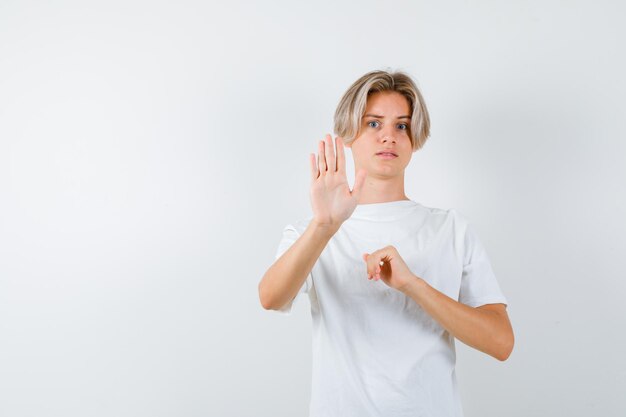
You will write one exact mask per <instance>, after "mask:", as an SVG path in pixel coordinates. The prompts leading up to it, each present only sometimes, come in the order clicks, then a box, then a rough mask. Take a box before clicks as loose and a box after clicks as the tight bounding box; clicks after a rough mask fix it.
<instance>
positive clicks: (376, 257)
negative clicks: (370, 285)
mask: <svg viewBox="0 0 626 417" xmlns="http://www.w3.org/2000/svg"><path fill="white" fill-rule="evenodd" d="M378 252H379V251H376V252H374V253H373V254H368V253H364V254H363V260H364V261H365V263H366V269H367V279H369V280H372V279H373V280H374V281H378V280H379V279H380V272H381V271H382V269H381V267H382V265H381V263H383V262H382V261H381V260H380V258H381V256H382V254H378ZM383 265H384V263H383Z"/></svg>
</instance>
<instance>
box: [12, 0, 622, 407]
mask: <svg viewBox="0 0 626 417" xmlns="http://www.w3.org/2000/svg"><path fill="white" fill-rule="evenodd" d="M625 12H626V7H625V6H624V5H623V3H622V2H618V1H606V0H605V1H594V2H591V1H589V2H580V1H567V2H565V1H546V0H540V1H539V0H535V1H514V2H498V1H472V2H467V1H441V2H435V1H428V2H427V1H387V2H372V1H358V2H357V1H349V2H341V1H317V2H310V3H304V2H291V1H264V2H253V1H249V2H241V1H230V2H201V1H176V2H173V1H172V2H165V1H156V2H154V1H129V0H124V1H106V2H104V1H102V2H85V1H50V2H43V1H41V2H33V1H7V0H4V1H2V2H0V415H1V416H3V417H18V416H33V417H35V416H36V417H41V416H46V417H47V416H63V417H74V416H75V417H79V416H80V417H82V416H151V417H154V416H255V417H257V416H305V415H307V412H308V401H309V395H310V393H309V390H310V380H311V316H310V310H309V308H310V305H309V304H308V300H307V299H303V302H301V303H297V304H296V305H295V306H294V312H293V314H292V315H291V316H282V315H279V314H277V313H275V312H272V311H266V310H264V309H263V308H262V306H261V304H260V302H259V297H258V288H257V285H258V283H259V281H260V280H261V278H262V276H263V274H264V272H265V271H266V269H267V268H268V267H269V266H270V265H271V264H272V263H273V261H274V255H275V253H276V249H277V245H278V242H279V240H280V237H281V233H282V229H283V227H284V226H285V225H286V224H288V223H290V222H293V221H296V220H298V219H301V218H304V217H307V216H309V215H310V214H311V207H310V200H309V186H310V175H309V165H308V164H309V162H308V161H309V160H308V158H309V153H312V152H316V151H317V141H318V140H319V139H321V138H322V137H323V136H324V134H326V133H332V117H333V114H334V111H335V107H336V105H337V103H338V101H339V98H340V97H341V95H342V94H343V93H344V91H345V90H346V89H347V88H348V86H349V85H350V84H351V83H352V82H353V81H355V80H356V79H357V78H358V77H360V76H361V75H363V74H364V73H366V72H368V71H371V70H374V69H392V70H402V71H406V72H407V73H409V74H410V75H411V76H413V77H414V79H415V80H416V81H417V83H418V85H419V87H420V89H421V91H422V93H423V95H424V98H425V100H426V102H427V105H428V108H429V110H430V116H431V122H432V134H431V137H430V139H429V140H428V142H427V143H426V145H425V146H424V148H423V149H421V150H420V151H418V152H417V153H415V154H414V155H413V159H412V161H411V163H410V165H409V167H408V168H407V172H406V193H407V195H408V196H409V197H410V198H411V199H412V200H414V201H417V202H420V203H421V204H423V205H426V206H430V207H439V208H444V209H448V208H455V209H457V210H458V211H460V212H461V213H463V214H465V215H466V216H467V217H468V218H469V220H470V222H471V223H472V224H473V225H475V228H476V230H477V232H478V235H479V237H480V238H481V240H482V242H483V243H484V245H485V247H486V248H487V251H488V255H489V257H490V260H491V263H492V266H493V269H494V271H495V273H496V276H497V278H498V281H499V283H500V285H501V288H502V290H503V292H504V294H505V295H506V297H507V299H508V301H509V307H508V313H509V316H510V318H511V321H512V324H513V326H514V330H515V336H516V344H515V349H514V351H513V353H512V355H511V357H510V358H509V359H508V360H507V361H505V362H500V361H498V360H496V359H494V358H492V357H490V356H488V355H486V354H483V353H481V352H479V351H477V350H474V349H472V348H469V347H468V346H466V345H464V344H463V343H461V342H459V341H457V343H456V346H457V373H458V378H459V387H460V390H461V394H462V399H463V406H464V409H465V414H466V416H468V417H478V416H480V417H488V416H504V415H506V416H511V417H518V416H519V417H530V416H555V415H567V416H571V417H574V416H590V415H595V416H604V417H608V416H623V415H626V405H625V403H624V401H623V393H624V391H625V389H626V359H625V355H624V352H625V351H626V335H625V333H624V329H625V328H626V307H624V299H625V295H626V284H625V282H626V276H625V272H624V271H626V256H625V254H624V252H625V250H626V219H625V217H626V216H625V215H626V207H625V203H626V192H625V181H624V179H625V178H626V166H625V165H624V155H626V141H625V139H626V124H625V123H626V122H625V121H626V110H625V106H624V98H625V93H626V83H625V78H624V74H625V73H626V59H625V56H624V51H623V47H624V43H625V40H626V29H625V26H624V25H623V21H624V16H625ZM348 156H350V154H349V153H348ZM348 166H349V181H350V183H352V181H353V178H354V172H353V171H352V170H353V165H352V160H351V159H350V158H349V161H348ZM364 279H366V277H364Z"/></svg>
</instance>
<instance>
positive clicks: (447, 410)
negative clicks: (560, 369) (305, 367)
mask: <svg viewBox="0 0 626 417" xmlns="http://www.w3.org/2000/svg"><path fill="white" fill-rule="evenodd" d="M311 219H312V216H311V217H309V218H307V219H305V220H301V221H298V222H296V223H293V224H290V225H287V226H286V227H285V229H284V232H283V238H282V240H281V242H280V244H279V247H278V251H277V253H276V259H278V258H279V257H280V256H281V255H282V254H283V253H284V252H285V251H286V250H287V249H288V248H289V247H290V246H291V245H292V244H293V243H294V242H295V241H296V240H297V239H298V237H299V236H300V235H302V233H303V232H304V230H305V229H306V227H307V225H308V224H309V222H310V221H311ZM387 245H392V246H394V247H395V248H396V249H397V250H398V252H399V254H400V256H401V257H402V259H404V261H405V262H406V264H407V266H408V267H409V269H410V270H411V271H412V272H413V273H414V274H415V275H417V276H419V277H421V278H423V279H424V280H426V281H427V282H428V283H429V284H430V285H431V286H433V287H434V288H436V289H437V290H439V291H441V292H443V293H444V294H446V295H448V296H449V297H451V298H453V299H454V300H457V301H459V302H461V303H463V304H467V305H469V306H471V307H477V306H481V305H484V304H493V303H503V304H507V302H506V299H505V298H504V295H503V294H502V292H501V290H500V288H499V286H498V283H497V281H496V277H495V275H494V273H493V271H492V268H491V265H490V262H489V259H488V257H487V253H486V252H485V249H484V247H483V245H482V244H481V243H480V241H479V240H478V238H477V236H476V234H475V233H474V231H473V230H472V228H471V226H469V225H468V221H467V220H466V219H465V217H464V216H462V215H461V214H460V213H459V212H457V211H456V210H454V209H449V210H443V209H439V208H430V207H425V206H423V205H421V204H419V203H417V202H414V201H412V200H399V201H391V202H386V203H374V204H361V205H357V207H356V209H355V210H354V212H353V213H352V216H351V217H350V218H349V219H348V220H346V221H345V222H344V223H343V224H342V225H341V228H340V229H339V231H338V232H337V233H336V234H335V235H334V236H333V237H332V239H331V240H330V241H329V242H328V245H327V246H326V247H325V248H324V250H323V251H322V253H321V255H320V257H319V259H318V260H317V262H316V263H315V265H314V266H313V269H312V270H311V273H310V274H309V275H308V277H307V279H306V281H305V283H304V284H303V286H302V288H301V289H300V291H299V293H298V294H297V296H296V297H295V298H294V300H297V299H299V298H302V297H303V296H304V295H305V294H308V296H309V301H310V303H311V314H312V324H313V339H312V340H313V346H312V349H313V364H312V365H313V366H312V379H313V380H312V386H311V402H310V406H309V407H310V408H309V411H310V417H337V416H341V417H352V416H354V417H409V416H410V417H418V416H424V417H426V416H429V417H444V416H445V417H452V416H454V417H460V416H463V410H462V407H461V399H460V395H459V392H458V388H457V381H456V374H455V360H456V352H455V345H454V337H453V336H452V335H450V333H449V332H447V331H446V330H444V328H443V327H441V326H440V325H439V323H438V322H436V321H435V320H434V319H433V318H431V317H430V316H429V315H428V314H427V313H426V312H425V311H424V310H423V309H422V308H421V307H420V306H419V305H418V304H417V303H416V302H415V301H414V300H413V299H411V298H410V297H408V296H406V295H405V294H403V293H402V292H400V291H398V290H395V289H393V288H391V287H389V286H387V285H386V284H385V283H384V282H383V281H382V280H378V281H374V280H371V281H370V280H368V278H367V271H366V268H365V262H364V261H363V258H362V254H363V253H365V252H367V253H372V252H374V251H375V250H378V249H380V248H382V247H384V246H387ZM294 300H292V301H291V302H289V304H288V305H286V306H285V307H283V309H282V310H277V311H279V312H280V313H283V314H287V315H289V314H291V308H292V305H293V301H294Z"/></svg>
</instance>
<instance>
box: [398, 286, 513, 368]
mask: <svg viewBox="0 0 626 417" xmlns="http://www.w3.org/2000/svg"><path fill="white" fill-rule="evenodd" d="M416 278H417V279H414V280H413V281H411V283H410V284H409V285H407V286H406V287H404V288H403V289H402V292H403V293H405V294H406V295H408V296H409V297H411V298H412V299H413V300H414V301H415V302H416V303H417V304H419V305H420V306H421V307H422V308H423V309H424V310H425V311H426V312H427V313H428V314H430V316H431V317H433V318H434V319H435V320H437V322H439V324H441V326H442V327H443V328H444V329H446V330H447V331H448V332H450V333H451V334H452V335H453V336H454V337H456V338H457V339H459V340H460V341H461V342H463V343H465V344H466V345H468V346H471V347H473V348H475V349H477V350H480V351H481V352H484V353H486V354H488V355H490V356H493V357H494V358H496V359H498V360H500V361H505V360H506V359H507V358H508V357H509V355H510V354H511V351H512V350H513V345H514V336H513V329H512V327H511V322H510V321H509V317H508V314H507V313H506V307H505V305H504V304H487V305H483V306H480V307H470V306H468V305H465V304H463V303H460V302H458V301H456V300H454V299H452V298H450V297H448V296H447V295H446V294H444V293H442V292H440V291H438V290H437V289H435V288H433V287H432V286H430V285H429V284H428V283H427V282H426V281H424V280H423V279H421V278H419V277H416Z"/></svg>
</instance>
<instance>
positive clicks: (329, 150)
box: [324, 135, 337, 172]
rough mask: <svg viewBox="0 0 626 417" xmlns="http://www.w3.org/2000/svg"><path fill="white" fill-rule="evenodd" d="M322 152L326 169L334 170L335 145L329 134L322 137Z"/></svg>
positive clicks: (335, 162) (335, 163)
mask: <svg viewBox="0 0 626 417" xmlns="http://www.w3.org/2000/svg"><path fill="white" fill-rule="evenodd" d="M324 153H325V154H326V164H327V165H328V171H330V172H335V170H336V169H337V161H336V160H335V145H334V143H333V138H332V137H331V136H330V135H326V137H325V138H324Z"/></svg>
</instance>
